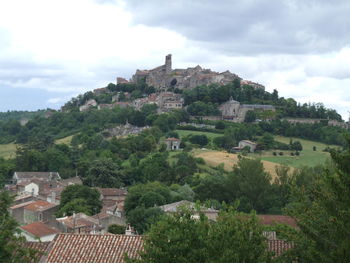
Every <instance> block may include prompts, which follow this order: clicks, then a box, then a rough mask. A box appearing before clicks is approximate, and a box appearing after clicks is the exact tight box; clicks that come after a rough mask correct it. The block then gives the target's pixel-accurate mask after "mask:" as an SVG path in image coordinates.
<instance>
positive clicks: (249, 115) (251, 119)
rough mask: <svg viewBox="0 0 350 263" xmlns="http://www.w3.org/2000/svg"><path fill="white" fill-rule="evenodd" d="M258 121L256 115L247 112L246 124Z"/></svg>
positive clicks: (252, 112)
mask: <svg viewBox="0 0 350 263" xmlns="http://www.w3.org/2000/svg"><path fill="white" fill-rule="evenodd" d="M255 120H256V113H255V112H254V111H252V110H249V111H247V113H246V115H245V117H244V122H254V121H255Z"/></svg>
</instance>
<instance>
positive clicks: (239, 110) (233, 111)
mask: <svg viewBox="0 0 350 263" xmlns="http://www.w3.org/2000/svg"><path fill="white" fill-rule="evenodd" d="M219 110H220V112H221V114H222V119H223V120H228V121H234V122H243V121H244V118H245V115H246V114H247V112H248V111H250V110H251V111H260V112H261V111H272V112H275V111H276V109H275V107H274V106H272V105H257V104H240V103H239V102H238V101H235V100H233V99H232V97H231V98H230V100H229V101H227V102H225V103H223V104H221V105H220V106H219Z"/></svg>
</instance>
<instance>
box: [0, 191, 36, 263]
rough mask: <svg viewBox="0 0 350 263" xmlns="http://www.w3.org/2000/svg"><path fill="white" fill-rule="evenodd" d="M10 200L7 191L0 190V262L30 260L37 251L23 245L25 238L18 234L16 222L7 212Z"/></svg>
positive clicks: (34, 256) (8, 262) (33, 258)
mask: <svg viewBox="0 0 350 263" xmlns="http://www.w3.org/2000/svg"><path fill="white" fill-rule="evenodd" d="M12 201H13V198H12V197H11V196H10V195H9V193H7V192H5V191H0V262H3V263H16V262H24V263H25V262H32V261H33V260H35V258H36V255H37V251H35V250H32V249H27V248H25V247H24V246H23V242H24V241H25V239H24V238H23V237H20V236H19V233H20V232H19V230H18V228H17V227H18V223H17V222H16V220H15V219H14V218H12V217H11V215H10V213H9V212H8V209H9V207H10V205H11V203H12Z"/></svg>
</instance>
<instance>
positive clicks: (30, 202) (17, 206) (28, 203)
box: [10, 201, 35, 210]
mask: <svg viewBox="0 0 350 263" xmlns="http://www.w3.org/2000/svg"><path fill="white" fill-rule="evenodd" d="M34 202H35V201H28V202H25V203H21V204H18V205H13V206H11V207H10V209H11V210H13V209H17V208H21V207H26V206H27V205H30V204H32V203H34Z"/></svg>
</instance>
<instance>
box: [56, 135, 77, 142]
mask: <svg viewBox="0 0 350 263" xmlns="http://www.w3.org/2000/svg"><path fill="white" fill-rule="evenodd" d="M73 136H74V135H71V136H67V137H64V138H62V139H58V140H56V141H55V143H56V144H62V143H63V144H70V142H71V141H72V138H73Z"/></svg>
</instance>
